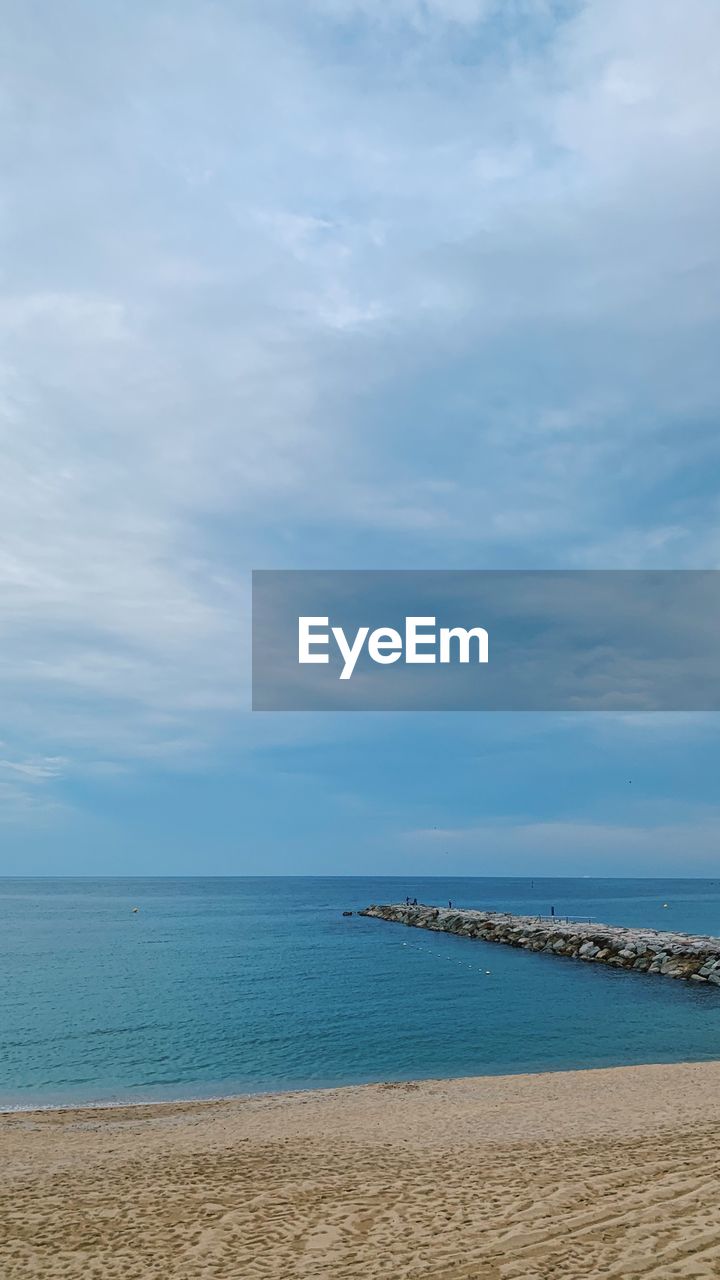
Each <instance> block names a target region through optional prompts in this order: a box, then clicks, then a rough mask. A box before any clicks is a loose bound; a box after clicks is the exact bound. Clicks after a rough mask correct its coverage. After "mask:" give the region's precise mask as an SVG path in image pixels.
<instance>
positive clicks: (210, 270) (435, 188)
mask: <svg viewBox="0 0 720 1280" xmlns="http://www.w3.org/2000/svg"><path fill="white" fill-rule="evenodd" d="M4 27H5V33H4V34H5V39H4V41H3V49H2V52H1V53H0V59H1V60H2V70H1V72H0V74H1V76H2V104H3V117H4V128H3V130H2V147H3V151H4V155H3V162H4V169H5V173H6V175H8V177H7V180H6V183H5V193H4V199H3V207H2V218H1V220H0V233H1V234H2V237H3V240H4V244H3V264H4V265H3V286H4V287H3V295H2V301H0V330H1V336H2V359H1V361H0V393H1V394H2V399H3V414H2V431H3V452H2V459H3V464H2V467H1V468H0V522H1V524H2V537H1V538H0V587H1V590H0V634H1V635H2V650H1V653H2V663H1V664H0V693H1V695H2V707H3V716H2V723H1V724H0V743H1V745H0V755H1V757H2V758H1V759H0V871H4V872H6V873H10V874H21V873H23V872H28V873H33V872H39V873H53V872H57V873H82V872H87V873H96V874H101V873H112V874H122V873H124V872H127V873H137V872H140V871H147V872H154V873H158V874H160V873H165V872H167V873H173V872H177V873H191V872H202V871H207V872H217V873H227V872H237V873H266V872H273V871H277V872H297V873H301V872H307V873H313V872H323V873H325V872H336V873H344V872H353V873H361V872H363V871H367V872H372V873H377V872H382V871H387V872H388V873H390V872H395V871H399V872H405V871H411V870H413V869H416V870H417V871H418V872H424V873H426V874H427V873H430V872H437V873H438V874H442V873H444V872H446V871H447V872H448V873H453V874H455V873H463V872H467V873H473V872H477V873H478V874H482V873H489V874H491V873H497V872H505V873H508V874H510V873H518V874H526V873H528V872H529V873H535V874H538V875H540V874H543V873H548V874H550V873H552V874H560V873H563V872H567V873H569V874H583V873H587V874H603V873H605V874H623V873H625V874H633V873H637V874H653V873H654V872H656V871H657V872H661V873H663V874H671V873H675V874H703V873H708V874H715V872H716V868H717V843H718V841H717V833H718V831H719V830H720V827H719V826H718V816H719V814H718V803H717V798H716V761H717V724H716V721H715V720H714V719H713V718H712V717H700V716H696V717H689V716H659V715H655V716H645V717H644V716H625V717H622V716H609V715H604V716H596V717H575V718H573V717H572V716H570V717H567V716H566V717H562V716H555V717H552V716H542V715H534V716H532V715H530V716H522V715H514V716H485V717H483V716H475V715H448V716H438V715H421V714H413V715H405V716H402V715H400V716H395V717H392V716H386V715H368V716H360V715H355V716H346V717H339V716H338V717H335V716H331V715H316V716H311V715H279V714H273V715H265V716H262V715H252V714H251V713H250V712H249V711H248V705H249V694H248V690H249V625H248V624H249V571H250V570H251V569H252V568H272V567H281V568H293V567H308V568H309V567H321V568H446V567H447V568H485V567H489V568H492V567H516V568H525V567H527V568H558V567H560V568H564V567H569V568H576V567H577V568H633V567H658V568H684V567H693V568H706V567H707V568H712V567H716V566H718V560H719V553H720V545H719V538H718V532H717V530H718V519H717V515H718V497H717V491H718V484H717V477H718V462H719V459H718V452H719V451H720V437H718V431H717V422H718V408H719V407H720V405H719V401H720V387H719V386H718V379H717V372H716V368H715V365H716V362H717V356H716V353H717V348H718V328H719V326H718V305H719V304H718V298H719V297H720V291H719V290H718V275H719V270H718V267H719V261H720V235H719V233H718V225H720V223H719V220H718V204H719V201H718V186H719V185H720V174H719V173H718V168H717V164H716V157H717V152H718V143H719V142H720V138H719V136H718V135H719V134H720V102H719V95H718V87H717V76H716V67H715V50H716V49H717V41H718V37H720V11H719V10H718V6H717V4H716V3H715V0H686V3H684V4H683V5H678V4H677V3H675V0H632V3H628V2H627V0H602V3H600V2H599V0H586V2H585V3H579V2H578V3H570V2H564V3H553V0H503V3H502V4H501V3H498V2H497V0H382V2H381V0H307V2H306V3H303V4H297V3H294V2H293V3H291V2H290V0H263V3H254V2H253V0H248V2H247V3H244V4H243V5H237V4H233V3H230V2H229V0H226V2H225V3H223V2H222V0H220V2H216V3H202V2H201V0H192V2H190V0H174V2H173V3H172V4H169V3H157V2H155V0H145V2H144V3H143V4H139V3H137V4H136V3H122V4H121V3H114V2H113V0H108V2H107V3H104V4H102V5H97V4H94V3H91V0H84V2H79V0H67V3H65V4H63V5H62V6H58V5H55V4H52V3H50V2H49V0H41V2H38V0H36V2H35V3H33V2H32V0H22V3H21V2H20V0H17V2H15V0H11V2H10V4H9V5H8V6H7V9H6V15H5V22H4ZM631 779H632V781H630V780H631Z"/></svg>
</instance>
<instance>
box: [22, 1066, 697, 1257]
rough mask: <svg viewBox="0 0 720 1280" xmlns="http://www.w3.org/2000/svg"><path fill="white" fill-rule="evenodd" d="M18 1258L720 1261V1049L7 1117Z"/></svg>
mask: <svg viewBox="0 0 720 1280" xmlns="http://www.w3.org/2000/svg"><path fill="white" fill-rule="evenodd" d="M0 1143H1V1146H0V1156H1V1159H0V1276H1V1277H2V1280H30V1278H33V1277H53V1278H55V1277H57V1278H58V1280H59V1278H60V1277H63V1278H65V1277H68V1278H69V1277H73V1278H74V1277H80V1276H82V1277H83V1280H96V1278H97V1280H100V1278H103V1280H104V1278H105V1277H108V1278H110V1277H113V1278H115V1277H117V1280H120V1278H122V1280H149V1278H150V1277H153V1278H157V1280H227V1278H228V1277H232V1278H233V1280H270V1278H272V1280H293V1277H298V1278H302V1280H344V1278H345V1277H352V1278H353V1280H355V1278H357V1280H360V1278H361V1277H362V1280H374V1278H375V1277H377V1278H378V1280H379V1278H380V1277H384V1278H388V1280H401V1278H402V1280H420V1278H421V1277H422V1280H430V1278H432V1280H471V1278H472V1280H475V1278H478V1280H485V1278H486V1277H487V1280H519V1278H521V1277H522V1278H523V1280H526V1278H528V1280H529V1278H530V1277H532V1278H533V1280H551V1278H552V1280H556V1278H557V1280H563V1278H565V1277H567V1280H588V1278H589V1277H603V1278H604V1280H632V1277H636V1276H637V1277H643V1278H645V1280H647V1278H649V1277H652V1278H653V1280H660V1278H661V1277H676V1276H683V1277H698V1278H704V1277H708V1278H710V1277H712V1278H714V1280H716V1278H717V1277H718V1276H720V1194H719V1186H720V1184H719V1182H718V1178H719V1176H720V1063H699V1064H683V1065H679V1066H648V1067H629V1068H621V1069H616V1070H606V1071H578V1072H559V1073H555V1074H546V1075H526V1076H504V1077H482V1078H478V1079H469V1080H453V1081H447V1080H443V1081H432V1082H429V1083H422V1084H406V1085H372V1086H367V1087H363V1088H349V1089H334V1090H327V1091H318V1092H313V1093H294V1094H284V1095H273V1096H267V1095H266V1096H264V1097H256V1098H245V1099H242V1098H240V1099H233V1100H229V1101H222V1102H210V1103H207V1102H206V1103H189V1104H188V1103H185V1104H166V1105H156V1106H144V1107H117V1108H108V1109H104V1110H85V1111H82V1110H75V1111H70V1110H67V1111H55V1112H31V1113H25V1114H18V1113H16V1114H13V1115H4V1116H0Z"/></svg>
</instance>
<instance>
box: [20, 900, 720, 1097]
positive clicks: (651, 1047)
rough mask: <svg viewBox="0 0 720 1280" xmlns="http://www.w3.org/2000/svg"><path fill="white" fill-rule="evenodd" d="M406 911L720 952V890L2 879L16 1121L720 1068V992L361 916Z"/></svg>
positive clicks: (696, 985) (704, 987)
mask: <svg viewBox="0 0 720 1280" xmlns="http://www.w3.org/2000/svg"><path fill="white" fill-rule="evenodd" d="M406 894H410V895H411V896H413V897H415V896H417V897H418V899H419V900H420V901H423V902H438V903H446V902H447V901H448V899H450V898H451V899H452V901H453V903H454V904H455V905H458V906H468V907H469V906H485V907H490V908H498V909H508V910H512V911H518V912H524V911H532V912H537V911H547V910H548V909H549V907H550V905H554V906H555V908H556V910H557V911H558V912H563V913H564V912H568V913H570V914H573V915H582V914H590V915H592V916H594V917H596V918H597V919H598V920H602V921H605V922H609V923H613V924H627V925H650V926H657V927H661V928H662V927H664V928H674V929H682V930H688V931H691V932H703V933H714V934H718V935H720V882H719V881H700V880H657V881H653V880H590V879H582V880H541V879H537V880H535V882H534V886H533V885H531V882H530V881H529V880H515V879H513V880H509V879H508V880H501V879H463V880H458V879H447V880H444V879H432V880H422V879H419V880H412V879H403V880H394V879H347V878H342V879H340V878H338V879H320V878H317V879H316V878H308V879H303V878H291V879H178V880H170V879H146V880H105V879H102V880H87V879H77V880H73V879H62V880H38V879H33V880H16V879H15V880H0V1105H2V1106H5V1107H7V1106H18V1105H19V1106H38V1105H45V1104H54V1103H66V1102H80V1101H83V1102H98V1101H109V1100H111V1099H130V1100H134V1101H141V1100H144V1099H160V1098H174V1097H182V1098H187V1097H203V1096H213V1095H217V1094H224V1093H239V1092H248V1091H256V1090H265V1089H291V1088H306V1087H313V1086H322V1085H336V1084H346V1083H354V1082H358V1081H373V1080H405V1079H411V1078H421V1077H425V1078H427V1077H433V1076H458V1075H472V1074H486V1073H497V1072H517V1071H537V1070H555V1069H563V1068H569V1067H587V1066H600V1065H610V1064H622V1063H637V1062H672V1061H678V1060H682V1059H701V1058H716V1057H720V989H718V988H708V987H706V986H704V985H702V984H699V983H698V984H695V983H693V984H686V983H679V982H672V981H669V980H662V979H653V978H649V977H647V976H646V975H642V974H632V973H623V972H618V971H616V970H612V969H606V968H604V967H602V966H594V965H582V964H578V963H573V962H571V961H569V960H564V959H558V958H556V957H552V956H546V955H529V954H527V953H526V952H523V951H515V950H512V949H511V948H506V947H499V946H493V945H492V944H489V943H481V942H476V941H470V940H468V939H463V938H455V937H451V936H449V935H446V934H433V933H427V932H424V931H421V930H413V929H405V928H403V927H401V926H399V925H390V924H386V923H384V922H382V921H377V920H365V919H360V918H358V917H357V916H353V917H352V918H351V919H344V918H343V917H342V915H341V912H342V911H343V910H344V909H345V910H347V909H352V910H356V909H357V908H359V907H362V906H365V905H367V904H368V903H369V902H387V901H399V900H403V899H404V898H405V896H406ZM664 902H668V903H669V906H668V908H663V905H662V904H663V903H664ZM134 906H137V907H139V911H138V912H137V913H133V911H132V908H133V907H134ZM487 970H489V971H490V972H489V973H488V972H487ZM698 988H699V989H698Z"/></svg>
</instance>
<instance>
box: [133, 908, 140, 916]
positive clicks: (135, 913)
mask: <svg viewBox="0 0 720 1280" xmlns="http://www.w3.org/2000/svg"><path fill="white" fill-rule="evenodd" d="M139 910H140V908H139V907H133V915H134V916H135V915H137V913H138V911H139Z"/></svg>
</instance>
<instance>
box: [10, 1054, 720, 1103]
mask: <svg viewBox="0 0 720 1280" xmlns="http://www.w3.org/2000/svg"><path fill="white" fill-rule="evenodd" d="M714 1064H717V1065H718V1067H720V1046H718V1054H717V1057H713V1058H678V1059H673V1060H668V1061H666V1062H662V1061H660V1062H623V1063H609V1064H608V1063H604V1064H601V1065H593V1066H582V1067H578V1066H570V1067H564V1066H562V1067H538V1068H537V1070H532V1069H531V1068H526V1069H524V1070H518V1071H485V1072H482V1073H477V1074H475V1075H470V1076H468V1075H458V1076H408V1077H407V1078H404V1079H390V1078H388V1079H385V1080H361V1081H350V1082H348V1083H346V1084H325V1085H323V1084H318V1085H308V1086H307V1087H303V1086H295V1087H290V1088H287V1089H282V1088H280V1089H253V1090H248V1091H246V1092H238V1093H213V1094H207V1095H202V1094H197V1095H192V1094H190V1095H187V1096H183V1097H179V1098H147V1099H132V1098H112V1099H109V1100H103V1101H97V1102H46V1103H39V1104H37V1105H32V1104H28V1105H27V1106H26V1105H24V1104H22V1103H18V1104H17V1105H14V1104H10V1105H7V1106H5V1105H2V1104H0V1122H1V1121H2V1120H3V1119H4V1118H6V1117H8V1116H34V1115H44V1114H46V1113H52V1114H65V1113H67V1114H70V1113H72V1114H76V1113H79V1112H84V1111H89V1112H93V1113H94V1112H98V1111H100V1112H104V1111H116V1110H122V1111H127V1110H131V1109H138V1110H144V1109H152V1108H155V1107H165V1108H167V1107H189V1106H197V1107H203V1106H207V1107H210V1106H216V1105H218V1104H221V1103H233V1102H237V1103H242V1102H245V1101H248V1100H253V1099H267V1100H272V1099H278V1100H279V1099H284V1098H293V1097H302V1098H305V1097H307V1096H308V1095H310V1096H313V1095H315V1094H328V1093H342V1092H343V1091H345V1090H358V1089H394V1088H397V1089H400V1088H403V1087H404V1086H412V1087H417V1088H420V1087H422V1086H424V1085H452V1084H456V1083H458V1082H467V1081H482V1080H507V1081H510V1080H518V1079H526V1078H527V1079H534V1078H536V1077H538V1076H548V1077H551V1076H565V1075H578V1076H581V1075H582V1076H584V1075H590V1074H593V1073H600V1072H610V1071H641V1070H644V1069H652V1068H661V1069H664V1068H667V1069H672V1068H674V1067H702V1066H713V1065H714Z"/></svg>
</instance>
